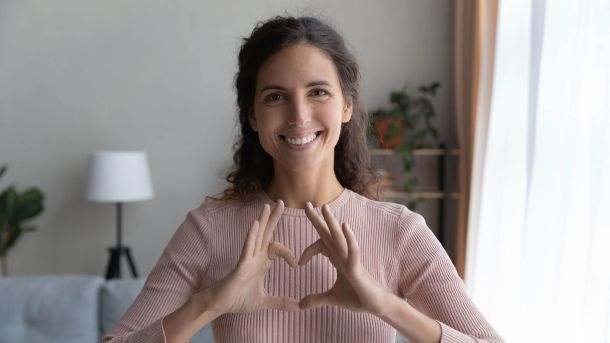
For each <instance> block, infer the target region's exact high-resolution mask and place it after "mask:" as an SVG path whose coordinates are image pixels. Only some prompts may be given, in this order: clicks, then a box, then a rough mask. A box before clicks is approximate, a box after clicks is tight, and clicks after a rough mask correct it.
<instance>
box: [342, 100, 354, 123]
mask: <svg viewBox="0 0 610 343" xmlns="http://www.w3.org/2000/svg"><path fill="white" fill-rule="evenodd" d="M352 113H354V106H353V105H352V100H351V99H349V100H348V101H346V102H345V106H344V107H343V113H342V114H341V122H342V123H347V122H348V121H350V120H351V119H352Z"/></svg>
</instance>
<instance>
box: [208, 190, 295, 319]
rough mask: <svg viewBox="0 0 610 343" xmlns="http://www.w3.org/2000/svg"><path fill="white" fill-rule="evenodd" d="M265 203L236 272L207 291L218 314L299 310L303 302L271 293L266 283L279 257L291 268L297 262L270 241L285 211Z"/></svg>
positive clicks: (248, 238)
mask: <svg viewBox="0 0 610 343" xmlns="http://www.w3.org/2000/svg"><path fill="white" fill-rule="evenodd" d="M270 211H271V209H270V206H269V205H268V204H265V205H264V206H263V211H262V212H261V214H260V216H259V218H258V220H255V221H254V224H253V225H252V227H251V228H250V231H249V232H248V236H247V238H246V242H245V243H244V246H243V248H242V252H241V255H240V257H239V262H238V263H237V266H236V267H235V269H233V271H231V272H230V273H229V274H228V275H227V276H226V277H225V278H223V279H222V280H220V281H219V282H218V283H217V284H216V285H214V286H213V287H211V288H209V289H206V290H204V291H206V292H207V294H206V295H207V296H205V297H204V298H206V299H207V301H206V302H207V306H208V308H209V309H210V310H212V311H213V312H215V313H221V314H224V313H242V312H250V311H256V310H262V309H278V310H284V311H298V310H299V303H298V301H297V300H296V299H292V298H289V297H276V296H270V295H268V294H267V291H266V290H265V288H264V285H263V280H264V277H265V275H266V274H267V271H268V270H269V268H270V266H271V262H272V261H273V260H274V259H275V258H276V257H278V256H279V257H281V258H283V259H284V260H285V261H286V262H288V264H290V266H291V267H293V268H296V267H297V262H296V259H295V257H294V255H293V254H292V252H291V251H290V250H289V249H288V248H286V247H285V246H284V245H282V244H280V243H279V242H276V241H274V242H270V241H271V237H272V236H273V232H274V231H275V228H276V226H277V222H278V220H279V218H280V216H281V214H282V212H283V211H284V203H283V201H281V200H279V201H278V203H277V205H276V206H275V208H274V209H273V213H271V216H269V212H270Z"/></svg>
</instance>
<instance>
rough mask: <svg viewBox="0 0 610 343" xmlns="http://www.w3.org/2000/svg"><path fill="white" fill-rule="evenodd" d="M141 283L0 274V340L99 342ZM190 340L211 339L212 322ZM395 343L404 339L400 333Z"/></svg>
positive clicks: (203, 342) (194, 342)
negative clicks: (2, 275) (6, 276)
mask: <svg viewBox="0 0 610 343" xmlns="http://www.w3.org/2000/svg"><path fill="white" fill-rule="evenodd" d="M143 285H144V279H136V280H133V279H132V280H130V279H126V280H110V281H106V280H105V279H104V278H102V277H99V276H87V275H48V276H46V275H45V276H18V277H8V278H1V277H0V343H4V342H6V343H9V342H10V343H87V342H91V343H95V342H99V341H100V338H101V337H102V336H103V335H104V334H105V333H107V332H108V331H110V329H112V327H113V326H114V324H115V323H116V322H117V321H118V320H119V319H120V318H121V316H122V315H123V313H125V311H126V310H127V308H129V306H130V305H131V303H132V302H133V300H134V299H135V298H136V296H137V295H138V293H140V290H141V289H142V286H143ZM189 342H190V343H212V342H214V336H213V335H212V329H211V326H210V325H206V326H205V327H204V328H203V329H201V330H200V331H199V332H198V333H197V334H196V335H195V336H194V337H192V338H191V340H190V341H189ZM396 342H397V343H398V342H404V343H408V341H407V340H405V339H404V338H402V337H401V336H400V335H397V337H396Z"/></svg>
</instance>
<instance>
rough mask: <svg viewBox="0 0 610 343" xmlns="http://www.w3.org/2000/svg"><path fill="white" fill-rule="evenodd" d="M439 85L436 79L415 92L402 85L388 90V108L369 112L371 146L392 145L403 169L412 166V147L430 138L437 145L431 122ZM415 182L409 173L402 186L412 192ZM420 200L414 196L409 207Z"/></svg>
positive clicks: (423, 143)
mask: <svg viewBox="0 0 610 343" xmlns="http://www.w3.org/2000/svg"><path fill="white" fill-rule="evenodd" d="M439 87H440V83H439V82H433V83H431V84H429V85H422V86H420V87H419V88H418V89H417V92H415V93H414V92H411V91H410V90H409V89H407V87H406V86H405V87H403V88H402V89H401V90H399V91H393V92H391V93H390V95H389V100H390V107H389V108H379V109H377V110H375V111H372V112H371V124H372V127H371V130H372V132H373V137H374V138H375V139H374V141H373V142H372V145H373V146H372V147H377V148H381V149H393V150H395V151H396V152H397V153H399V154H400V155H401V156H402V160H403V169H404V171H405V172H410V171H411V170H412V169H413V167H414V166H415V149H418V148H422V147H424V146H425V145H426V142H429V140H431V141H432V142H433V143H434V144H435V145H438V130H437V129H436V127H434V125H433V123H432V120H433V119H434V117H435V116H436V111H435V110H434V106H433V105H432V98H434V97H435V96H436V92H437V90H438V88H439ZM416 185H417V179H416V178H415V177H411V178H409V179H408V180H407V182H406V183H405V185H404V186H403V190H404V191H405V192H407V193H412V192H413V191H414V187H415V186H416ZM419 201H421V199H415V200H414V201H412V202H411V203H410V205H411V206H409V207H410V208H412V209H414V208H415V207H416V205H417V203H418V202H419Z"/></svg>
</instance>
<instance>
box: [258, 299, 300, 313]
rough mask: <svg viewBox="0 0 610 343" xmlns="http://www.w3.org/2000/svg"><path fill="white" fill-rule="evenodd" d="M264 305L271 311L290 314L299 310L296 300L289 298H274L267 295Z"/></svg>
mask: <svg viewBox="0 0 610 343" xmlns="http://www.w3.org/2000/svg"><path fill="white" fill-rule="evenodd" d="M265 304H266V307H267V308H270V309H273V310H282V311H291V312H296V311H298V310H299V302H298V301H297V300H296V299H293V298H290V297H276V296H271V295H268V296H266V297H265Z"/></svg>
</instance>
